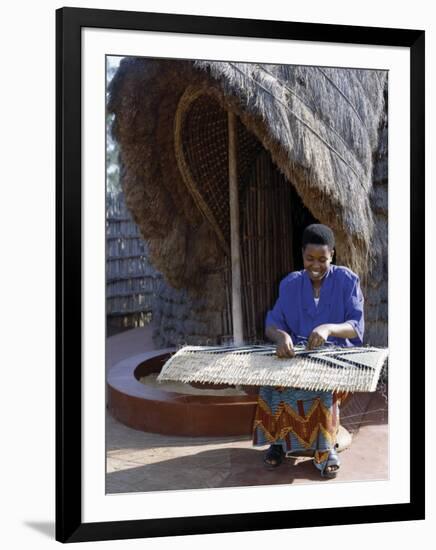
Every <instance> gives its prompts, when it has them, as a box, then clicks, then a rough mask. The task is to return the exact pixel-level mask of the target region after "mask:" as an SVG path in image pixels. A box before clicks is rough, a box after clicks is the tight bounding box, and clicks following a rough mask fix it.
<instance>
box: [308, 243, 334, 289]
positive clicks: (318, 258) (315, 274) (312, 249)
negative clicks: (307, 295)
mask: <svg viewBox="0 0 436 550" xmlns="http://www.w3.org/2000/svg"><path fill="white" fill-rule="evenodd" d="M302 252H303V264H304V269H305V270H306V271H307V274H308V275H309V279H310V280H311V281H313V282H314V283H316V282H318V281H321V280H322V279H323V277H324V276H325V274H326V273H327V271H328V270H329V269H330V264H331V263H332V260H333V254H334V250H332V249H331V248H330V247H329V246H328V245H327V244H307V245H306V246H305V247H304V248H303V251H302Z"/></svg>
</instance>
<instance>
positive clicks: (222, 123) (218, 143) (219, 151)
mask: <svg viewBox="0 0 436 550" xmlns="http://www.w3.org/2000/svg"><path fill="white" fill-rule="evenodd" d="M227 124H228V123H227V111H225V110H224V109H223V108H222V107H221V106H220V104H219V103H218V101H217V100H216V99H215V98H214V97H213V96H212V95H208V94H203V95H200V96H199V97H198V98H197V99H195V100H194V101H193V102H192V103H190V105H189V106H188V109H187V111H186V113H185V114H184V120H183V126H182V148H183V156H184V159H185V162H186V165H187V168H188V170H189V172H190V174H189V179H190V180H191V181H192V180H193V182H194V184H195V187H196V190H197V192H198V193H199V194H200V195H201V199H202V200H201V202H203V204H202V205H199V206H200V208H201V210H202V211H203V214H205V215H206V217H207V218H209V221H211V222H212V225H213V226H214V227H215V230H216V231H219V235H218V236H219V238H220V240H221V241H222V242H224V243H226V245H227V250H228V249H229V247H230V207H229V175H228V162H229V161H228V128H227ZM237 141H238V153H237V154H238V160H237V162H238V182H239V189H240V196H241V194H242V193H243V189H244V181H245V179H246V176H247V171H248V170H249V169H250V167H251V166H252V164H253V161H254V160H255V158H256V156H257V155H258V154H259V152H260V151H261V149H262V145H261V144H260V143H259V141H258V140H257V139H256V138H255V136H253V134H251V133H250V132H248V130H246V128H245V126H243V124H241V122H240V121H239V120H238V125H237ZM183 175H184V176H186V174H183ZM186 179H188V178H186V177H185V181H186ZM210 218H212V219H210Z"/></svg>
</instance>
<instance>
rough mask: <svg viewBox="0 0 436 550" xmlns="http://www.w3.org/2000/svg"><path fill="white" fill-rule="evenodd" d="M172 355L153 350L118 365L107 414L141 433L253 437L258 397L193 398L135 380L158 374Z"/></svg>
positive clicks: (111, 381)
mask: <svg viewBox="0 0 436 550" xmlns="http://www.w3.org/2000/svg"><path fill="white" fill-rule="evenodd" d="M172 353H174V350H173V349H167V350H158V351H151V352H145V353H141V354H137V355H133V356H131V357H127V358H125V359H122V360H121V361H118V362H117V363H116V364H115V365H114V366H113V367H112V368H111V369H110V370H109V372H108V380H107V385H108V409H109V411H110V412H111V414H112V415H113V416H114V417H115V418H116V419H117V420H119V421H120V422H122V423H123V424H125V425H127V426H129V427H131V428H134V429H136V430H142V431H144V432H152V433H159V434H165V435H182V436H203V437H215V436H221V437H223V436H236V435H248V434H251V433H252V426H253V421H254V414H255V410H256V403H257V396H256V395H249V394H241V395H238V396H228V395H223V396H220V395H192V394H188V393H177V392H172V391H165V390H164V389H159V388H156V387H153V386H147V385H146V384H143V383H141V382H140V381H139V379H140V378H141V377H143V376H146V375H147V374H150V373H155V372H160V370H161V368H162V366H163V365H164V363H165V361H166V360H167V359H168V358H169V357H170V356H171V354H172ZM196 387H198V385H197V386H196ZM208 387H210V386H208Z"/></svg>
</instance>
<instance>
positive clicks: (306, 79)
mask: <svg viewBox="0 0 436 550" xmlns="http://www.w3.org/2000/svg"><path fill="white" fill-rule="evenodd" d="M385 79H386V76H385V73H384V72H380V71H372V70H350V69H332V68H320V67H299V66H285V65H259V64H246V63H230V62H225V63H220V62H199V61H197V62H189V61H172V60H156V59H152V60H149V59H138V58H128V59H125V60H123V62H122V63H121V65H120V68H119V69H118V72H117V74H116V75H115V77H114V79H113V81H112V86H111V90H110V97H111V99H110V104H109V109H110V111H112V112H114V113H115V115H116V123H115V129H114V134H115V137H116V139H117V140H118V142H119V144H120V147H121V151H122V154H121V156H122V163H123V166H124V178H123V180H124V187H125V190H126V195H127V202H128V205H129V207H130V208H131V209H132V211H133V213H134V216H135V218H136V221H137V222H138V223H139V225H140V227H141V230H142V232H143V234H144V236H145V237H146V238H147V239H152V240H153V241H154V242H155V243H156V244H155V246H157V247H158V249H159V258H157V257H156V260H157V267H158V268H159V269H161V270H162V271H164V272H168V275H169V278H170V279H172V281H173V283H176V282H178V283H179V285H180V283H182V281H184V282H185V283H186V281H187V279H189V280H190V281H191V283H192V281H193V280H198V277H196V275H198V269H199V266H202V267H201V268H200V271H201V270H204V267H205V265H204V262H206V264H207V266H208V267H209V268H212V267H213V266H216V264H217V260H218V258H219V257H220V256H221V254H220V251H219V250H218V249H217V248H216V246H209V245H212V243H215V245H216V239H214V238H211V237H212V235H210V232H211V226H210V224H207V223H206V224H205V220H204V218H203V217H202V216H201V215H200V213H199V211H198V208H195V198H194V199H193V198H192V195H190V194H188V193H186V183H185V182H183V181H181V180H182V177H181V174H180V170H179V164H178V162H177V159H176V158H175V149H176V144H175V141H174V140H175V135H174V128H173V126H174V123H175V119H176V114H177V107H178V103H179V100H180V98H181V97H182V94H183V93H184V92H185V91H186V88H188V87H189V88H190V89H191V90H196V91H197V93H201V91H202V90H203V91H204V92H206V90H208V91H210V90H211V89H213V90H214V91H215V92H216V94H215V98H216V100H217V101H219V102H220V104H221V106H222V107H223V109H224V110H227V109H231V110H233V111H235V112H236V113H237V114H238V115H239V117H240V120H241V121H242V123H243V124H244V125H245V127H246V128H248V129H249V130H250V131H251V132H252V133H253V134H254V135H255V136H256V137H257V138H258V140H259V141H260V142H261V143H262V145H263V146H264V147H265V148H266V149H267V150H268V151H269V152H270V153H271V156H272V159H273V161H274V162H275V164H276V165H277V166H278V167H279V169H280V170H281V171H282V172H283V173H284V175H285V176H286V177H287V179H288V180H289V181H292V183H293V184H294V186H295V188H296V190H297V192H298V194H299V195H300V197H301V198H302V200H303V202H304V204H305V205H306V206H307V207H308V208H309V210H310V211H311V212H312V214H313V215H314V216H315V217H316V218H317V219H318V220H320V221H321V222H324V223H327V224H328V225H330V226H332V227H333V228H334V230H335V232H336V234H337V237H338V247H337V253H338V259H339V261H341V262H342V263H345V264H346V265H349V266H350V267H352V268H354V269H355V270H356V271H357V272H359V273H360V274H361V275H362V276H364V275H365V274H366V273H367V270H368V267H369V260H370V257H371V254H374V253H375V254H377V253H378V252H379V251H378V250H377V246H378V243H377V242H374V219H373V212H372V210H371V205H370V200H369V196H370V192H371V188H372V169H373V166H372V157H373V152H374V151H375V149H376V147H377V144H378V127H379V121H380V117H381V114H382V112H383V106H384V102H383V88H384V85H385ZM186 222H188V224H189V225H190V227H191V230H189V229H188V228H187V225H186ZM199 232H200V233H201V234H202V235H203V237H204V238H205V241H207V242H208V246H207V254H206V255H202V254H200V255H199V257H197V258H192V259H191V258H189V255H190V253H189V252H188V250H189V249H191V251H192V250H193V249H194V248H195V249H197V248H196V247H195V243H193V242H192V240H193V239H197V238H199ZM212 233H213V230H212ZM152 249H153V243H152ZM152 254H153V250H152ZM187 255H188V257H187ZM187 260H189V261H187ZM218 263H219V262H218ZM159 264H160V265H159ZM200 279H201V277H200ZM179 285H177V286H179ZM181 286H183V284H182V285H181Z"/></svg>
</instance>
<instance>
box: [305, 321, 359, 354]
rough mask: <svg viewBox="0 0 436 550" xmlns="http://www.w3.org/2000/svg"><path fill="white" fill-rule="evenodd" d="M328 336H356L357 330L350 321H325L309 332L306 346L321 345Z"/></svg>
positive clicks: (311, 347) (314, 346)
mask: <svg viewBox="0 0 436 550" xmlns="http://www.w3.org/2000/svg"><path fill="white" fill-rule="evenodd" d="M329 336H335V337H336V338H356V337H357V336H358V335H357V332H356V331H355V329H354V327H353V325H352V324H351V323H347V322H345V323H337V324H335V323H327V324H325V325H319V326H318V327H316V328H314V329H313V331H312V332H311V334H310V336H309V339H308V341H307V348H308V349H314V348H318V347H319V346H322V345H323V344H324V343H325V341H326V340H327V338H328V337H329Z"/></svg>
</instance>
